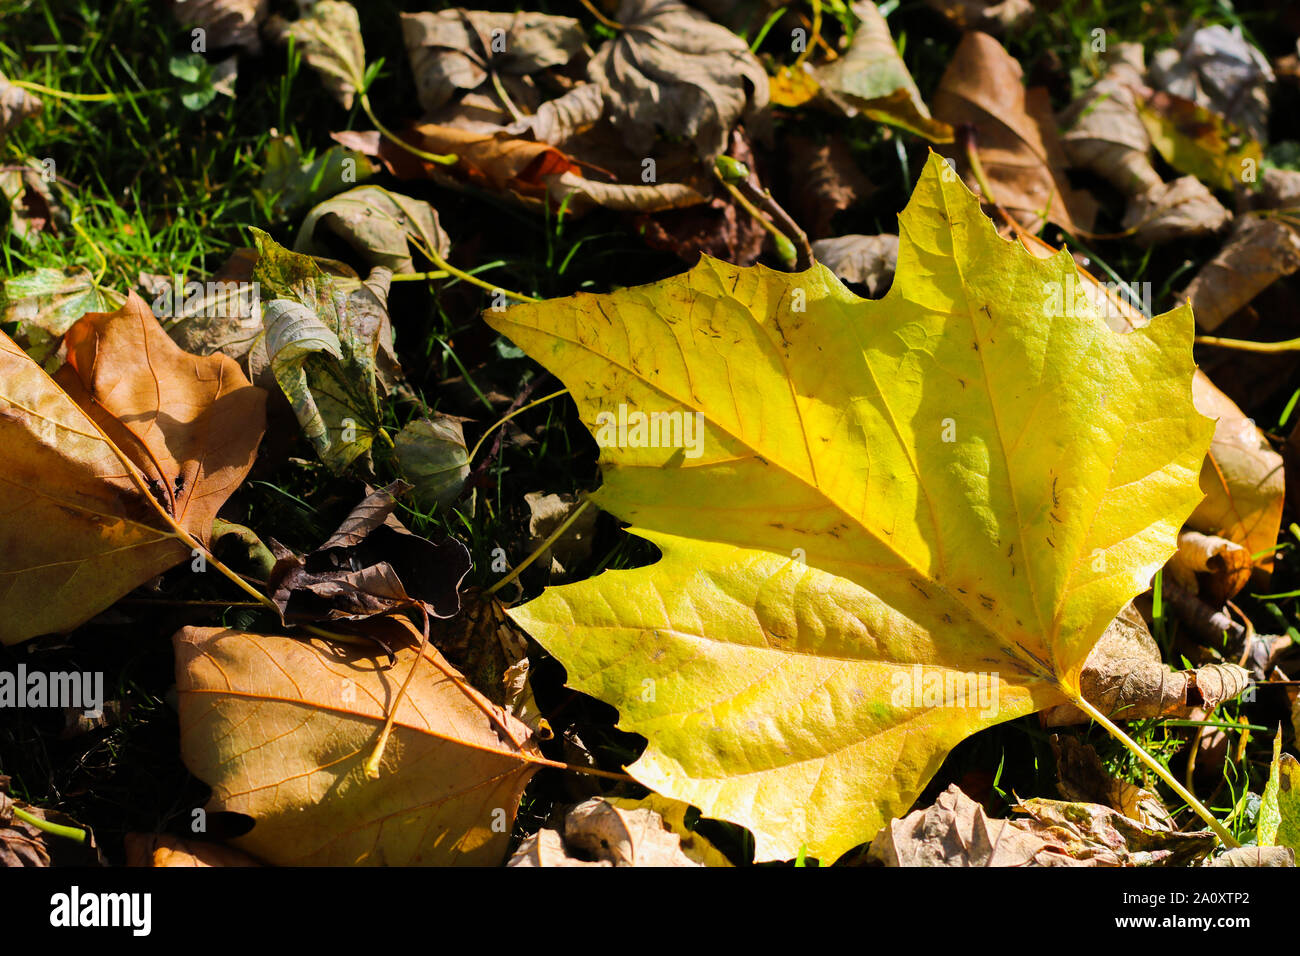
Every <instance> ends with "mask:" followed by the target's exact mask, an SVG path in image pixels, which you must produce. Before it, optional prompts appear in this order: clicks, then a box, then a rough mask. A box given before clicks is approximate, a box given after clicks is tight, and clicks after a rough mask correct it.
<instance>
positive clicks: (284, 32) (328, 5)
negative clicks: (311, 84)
mask: <svg viewBox="0 0 1300 956" xmlns="http://www.w3.org/2000/svg"><path fill="white" fill-rule="evenodd" d="M266 28H267V33H268V34H269V35H270V36H271V37H272V38H274V39H275V41H276V42H277V43H279V44H281V45H287V44H288V42H289V38H290V37H293V40H294V42H295V44H296V45H297V47H298V49H300V50H301V51H302V55H303V59H305V60H306V61H307V62H308V63H309V64H310V65H311V66H312V67H313V68H314V69H315V70H316V72H318V73H319V74H320V76H321V79H322V80H323V81H324V83H325V88H326V89H327V90H329V91H330V93H332V94H333V95H334V98H335V99H336V100H338V101H339V103H340V104H341V105H342V106H343V108H344V109H345V110H350V109H352V100H353V98H354V97H355V96H356V93H357V83H358V82H360V81H361V79H363V78H364V77H365V74H366V48H365V45H364V43H363V42H362V39H361V21H360V19H359V18H358V16H357V9H356V7H354V6H352V4H350V3H343V2H341V0H319V2H317V3H314V4H312V5H311V7H310V8H308V9H307V12H306V14H305V15H304V16H303V17H302V19H300V20H295V21H294V22H292V23H286V22H285V21H284V20H283V19H281V18H280V17H278V16H275V17H272V18H271V20H270V21H269V22H268V23H267V25H266Z"/></svg>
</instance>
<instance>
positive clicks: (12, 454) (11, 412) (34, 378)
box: [0, 295, 265, 644]
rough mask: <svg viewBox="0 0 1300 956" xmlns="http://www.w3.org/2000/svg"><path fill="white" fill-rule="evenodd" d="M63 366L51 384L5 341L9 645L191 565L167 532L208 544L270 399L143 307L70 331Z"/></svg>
mask: <svg viewBox="0 0 1300 956" xmlns="http://www.w3.org/2000/svg"><path fill="white" fill-rule="evenodd" d="M68 353H69V354H68V362H67V364H66V365H65V366H64V367H63V368H62V369H61V370H60V371H59V373H58V376H57V379H58V384H56V383H55V381H54V380H52V379H51V378H50V377H49V376H47V375H46V374H45V373H44V372H43V371H41V368H40V366H38V365H37V364H36V363H35V362H33V361H32V359H31V358H30V357H29V356H28V355H27V354H26V353H24V352H23V351H22V350H21V349H19V348H18V346H16V345H15V344H14V343H13V341H12V340H11V339H9V338H8V337H7V336H4V335H3V334H0V382H3V383H4V384H3V388H2V389H0V446H2V447H3V448H4V449H5V457H4V462H3V464H2V465H0V482H2V483H3V484H4V486H5V489H6V490H5V508H4V514H3V516H0V579H3V581H4V583H5V588H6V593H7V594H8V595H9V600H10V601H11V602H12V603H11V604H10V606H9V609H8V611H7V612H6V614H5V615H4V616H3V618H2V619H0V642H3V643H5V644H14V643H17V642H19V641H23V640H26V639H27V638H30V637H35V636H36V635H38V634H46V633H51V632H55V631H65V630H68V629H70V628H73V627H75V626H77V625H78V624H81V623H82V622H83V621H86V620H87V619H89V618H90V617H92V616H94V615H95V614H97V613H99V612H100V611H102V610H104V609H105V608H107V607H108V606H109V605H111V604H112V603H113V602H115V601H116V600H117V599H118V598H120V597H121V596H122V595H124V594H126V593H127V592H128V591H130V590H132V589H133V588H135V587H138V586H139V585H141V584H143V583H144V582H146V581H148V580H149V579H150V578H152V577H154V576H155V575H158V574H161V573H162V572H163V571H166V570H167V569H168V568H170V567H172V566H173V565H176V564H179V563H180V562H181V561H185V560H189V558H190V546H189V545H188V544H185V543H183V542H182V541H181V540H180V539H179V538H178V537H177V536H176V533H175V531H174V530H173V529H172V525H171V523H170V522H173V521H174V522H176V523H177V524H179V525H180V526H181V527H183V528H184V529H186V530H187V531H188V532H189V533H191V534H193V535H194V536H195V537H197V538H198V539H199V540H201V541H206V540H207V538H208V535H209V533H210V530H211V526H212V518H213V516H214V515H215V514H216V511H217V509H218V508H219V507H220V506H221V505H222V503H224V501H225V500H226V498H227V497H228V496H229V495H230V493H231V492H233V491H234V490H235V488H236V487H237V486H238V485H239V483H240V482H241V481H242V480H243V478H244V476H245V475H246V474H247V473H248V469H249V468H250V467H251V466H252V463H253V457H254V455H255V454H256V451H257V446H258V443H259V442H260V441H261V437H262V430H263V427H264V418H263V416H264V402H265V395H264V393H263V392H262V391H261V390H260V389H256V388H253V387H252V386H251V385H249V383H248V380H247V379H246V378H245V377H244V375H243V373H242V372H240V370H239V368H238V366H236V365H235V363H234V362H233V361H231V360H230V359H228V358H226V357H225V356H219V355H218V356H209V357H206V358H199V357H197V356H194V355H189V354H187V353H185V352H182V351H181V350H180V348H179V347H177V346H176V345H175V344H174V343H173V342H172V341H171V340H170V339H169V338H167V335H166V333H165V332H163V330H162V328H161V327H160V326H159V325H158V322H157V320H156V319H155V318H154V317H153V315H152V313H150V312H149V309H148V307H147V306H145V304H144V302H142V301H141V300H140V299H139V297H137V296H135V295H132V296H131V297H130V298H129V299H128V300H127V302H126V304H125V305H124V306H123V307H122V308H121V309H119V310H118V311H117V312H114V313H91V314H89V315H86V316H85V317H84V318H83V319H82V320H81V321H80V322H79V323H78V324H77V325H74V326H73V327H72V329H71V330H70V331H69V333H68ZM65 389H66V390H65ZM128 464H129V466H130V467H129V468H128ZM133 471H134V472H135V473H136V474H138V475H139V476H140V478H139V482H137V481H136V480H134V479H133V478H132V477H131V475H132V472H133ZM142 485H143V487H142ZM146 489H147V490H146ZM33 528H40V529H41V533H40V534H35V535H34V534H32V529H33Z"/></svg>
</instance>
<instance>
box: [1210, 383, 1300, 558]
mask: <svg viewBox="0 0 1300 956" xmlns="http://www.w3.org/2000/svg"><path fill="white" fill-rule="evenodd" d="M1192 398H1193V400H1194V401H1195V402H1196V408H1197V410H1199V411H1200V413H1201V414H1202V415H1205V416H1207V417H1209V418H1214V419H1217V422H1216V424H1215V426H1214V441H1213V442H1211V443H1210V453H1209V454H1208V455H1207V456H1206V458H1205V464H1204V465H1202V467H1201V480H1200V484H1201V490H1202V491H1203V492H1205V498H1204V500H1202V502H1201V503H1200V504H1199V505H1198V506H1197V508H1196V510H1195V511H1194V512H1192V516H1191V517H1190V518H1188V519H1187V526H1188V527H1189V528H1191V529H1192V530H1194V531H1200V532H1202V533H1204V534H1210V535H1221V536H1222V537H1225V538H1227V539H1228V540H1229V541H1234V542H1236V543H1237V544H1239V545H1241V546H1242V547H1243V548H1245V549H1246V553H1247V554H1248V555H1250V556H1251V559H1252V560H1253V561H1254V563H1255V565H1256V566H1257V567H1258V568H1259V570H1260V571H1261V572H1263V573H1264V574H1265V575H1267V574H1269V573H1271V572H1272V570H1273V552H1272V548H1273V546H1274V545H1275V544H1276V543H1277V535H1278V531H1279V530H1280V529H1281V527H1282V506H1283V505H1284V504H1285V498H1286V477H1285V473H1284V472H1285V468H1284V467H1283V461H1282V456H1281V455H1279V454H1278V453H1277V452H1275V451H1273V448H1272V446H1271V445H1270V444H1269V443H1268V439H1267V438H1265V437H1264V433H1263V432H1262V431H1260V430H1259V428H1258V427H1257V426H1256V425H1255V423H1254V422H1253V421H1251V420H1250V419H1249V418H1247V417H1246V415H1245V413H1244V412H1242V410H1241V409H1240V408H1238V407H1237V405H1236V403H1234V402H1233V401H1232V399H1230V398H1228V396H1226V395H1224V394H1223V392H1221V391H1219V390H1218V389H1217V388H1215V386H1214V383H1213V382H1211V381H1210V379H1209V378H1208V377H1207V376H1206V375H1204V374H1203V373H1201V372H1199V371H1198V372H1197V373H1196V378H1195V379H1193V381H1192ZM1256 556H1257V557H1256Z"/></svg>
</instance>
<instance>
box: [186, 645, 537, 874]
mask: <svg viewBox="0 0 1300 956" xmlns="http://www.w3.org/2000/svg"><path fill="white" fill-rule="evenodd" d="M172 640H173V644H174V646H175V650H176V683H177V688H178V690H179V692H180V705H179V706H180V723H181V756H182V758H183V759H184V761H185V765H186V766H187V767H188V768H189V769H190V772H191V773H193V774H194V775H195V776H196V777H198V778H199V779H201V780H203V781H204V782H205V783H207V784H208V785H209V786H211V787H212V798H211V799H210V800H209V802H208V804H207V810H208V812H209V813H218V812H234V813H243V814H246V815H248V816H250V817H252V818H253V820H254V821H255V822H254V826H253V829H252V830H251V831H250V832H248V833H247V834H246V835H244V836H241V837H238V838H236V839H234V840H232V841H230V842H231V843H232V844H234V845H235V846H237V847H238V848H240V849H242V850H244V851H246V852H248V853H251V854H253V855H254V856H256V857H258V858H259V859H261V860H265V861H266V862H268V863H272V864H276V865H281V866H284V865H308V866H335V865H338V866H357V865H365V866H415V865H425V866H438V865H448V864H464V865H487V866H493V865H496V864H498V863H500V862H501V860H502V858H503V857H504V855H505V852H506V848H507V846H508V844H509V840H510V827H511V823H512V821H513V820H514V817H515V813H516V811H517V810H518V808H519V798H520V796H521V795H522V793H523V790H524V787H525V785H526V784H527V783H528V780H529V778H531V777H532V775H533V773H534V772H535V771H536V770H537V768H538V766H539V764H538V761H539V759H540V755H539V754H538V753H537V750H536V747H535V745H534V744H533V743H532V742H531V741H530V740H529V739H528V728H527V727H525V726H524V725H523V724H521V723H520V722H519V721H517V720H515V719H514V718H513V717H511V716H510V715H509V714H506V713H505V712H504V711H502V710H501V708H499V707H497V706H496V705H494V704H492V703H491V702H490V701H488V700H486V699H485V698H484V697H483V696H482V695H481V694H479V693H478V692H477V691H476V690H474V689H473V688H471V687H470V686H469V685H468V684H466V683H465V681H464V680H462V679H460V677H459V676H458V675H456V674H455V671H454V670H452V669H451V667H450V666H449V665H448V664H447V663H446V662H445V661H444V660H443V659H442V657H441V655H439V654H438V652H437V651H436V650H434V649H433V648H429V649H427V650H426V651H425V652H424V654H423V656H421V657H418V658H417V655H416V653H415V651H414V650H412V649H410V648H402V649H399V650H398V651H397V652H396V661H397V662H396V663H395V664H393V665H392V666H388V665H386V664H383V663H379V662H376V661H375V660H374V659H373V658H370V657H366V656H360V655H357V654H354V653H353V652H352V649H351V648H346V649H345V648H341V647H338V646H332V645H329V644H326V643H324V642H321V641H316V640H313V641H305V640H298V639H295V638H291V637H270V636H266V635H260V634H245V633H241V632H239V631H229V630H222V629H220V628H193V627H187V628H184V629H182V630H181V631H179V632H177V634H176V635H175V637H174V638H173V639H172ZM413 667H415V668H419V671H418V673H419V674H420V675H421V677H420V679H419V680H412V681H411V682H410V686H409V687H408V689H407V692H406V695H405V697H404V698H403V699H402V701H401V703H400V704H398V707H397V714H396V720H395V723H394V726H393V731H392V739H391V740H390V742H389V746H388V747H387V748H386V749H385V751H384V758H383V773H382V774H381V775H380V777H379V778H378V779H377V780H376V779H370V778H368V777H367V776H366V772H365V768H364V766H363V765H364V763H365V761H366V759H367V757H368V755H369V754H370V752H371V749H372V748H373V746H374V743H375V737H376V734H377V732H378V730H379V727H380V725H381V724H382V723H383V722H384V719H385V717H386V716H387V707H388V706H389V705H390V704H391V702H392V701H393V699H394V697H395V696H396V694H397V692H398V689H399V688H400V687H401V686H402V685H403V683H404V682H405V680H406V678H407V677H408V675H409V673H410V671H411V668H413ZM502 824H504V825H502Z"/></svg>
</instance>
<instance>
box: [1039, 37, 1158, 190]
mask: <svg viewBox="0 0 1300 956" xmlns="http://www.w3.org/2000/svg"><path fill="white" fill-rule="evenodd" d="M1104 62H1105V63H1106V72H1105V73H1103V74H1102V77H1101V79H1099V80H1098V81H1097V82H1096V83H1094V84H1093V85H1092V86H1091V87H1089V88H1088V89H1087V90H1086V91H1085V92H1084V93H1083V95H1082V96H1080V97H1079V98H1078V99H1077V100H1075V101H1074V102H1073V103H1071V104H1070V106H1069V107H1068V108H1067V109H1066V110H1065V112H1064V113H1063V114H1062V116H1061V126H1062V128H1063V129H1064V133H1062V135H1061V142H1062V145H1063V146H1064V147H1065V155H1066V157H1067V158H1068V159H1069V160H1070V165H1071V166H1073V167H1075V168H1078V169H1087V170H1091V171H1092V172H1094V173H1096V174H1097V175H1098V176H1102V177H1104V178H1105V179H1106V180H1108V181H1109V182H1110V183H1111V184H1112V185H1114V186H1115V188H1116V189H1118V190H1119V191H1120V192H1122V193H1124V195H1125V196H1134V195H1140V194H1142V193H1144V192H1146V191H1147V190H1149V189H1152V188H1154V187H1156V186H1159V185H1161V179H1160V174H1159V173H1157V172H1156V171H1155V167H1153V166H1152V165H1151V159H1150V153H1151V137H1150V136H1149V135H1148V134H1147V129H1146V126H1144V125H1143V123H1142V118H1141V117H1140V116H1139V115H1138V110H1137V100H1136V94H1135V92H1134V90H1135V88H1137V87H1140V86H1141V85H1142V79H1143V74H1144V72H1145V65H1144V63H1143V57H1142V45H1141V44H1140V43H1117V44H1115V46H1114V47H1112V48H1111V49H1110V50H1108V51H1107V52H1106V54H1105V57H1104Z"/></svg>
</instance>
